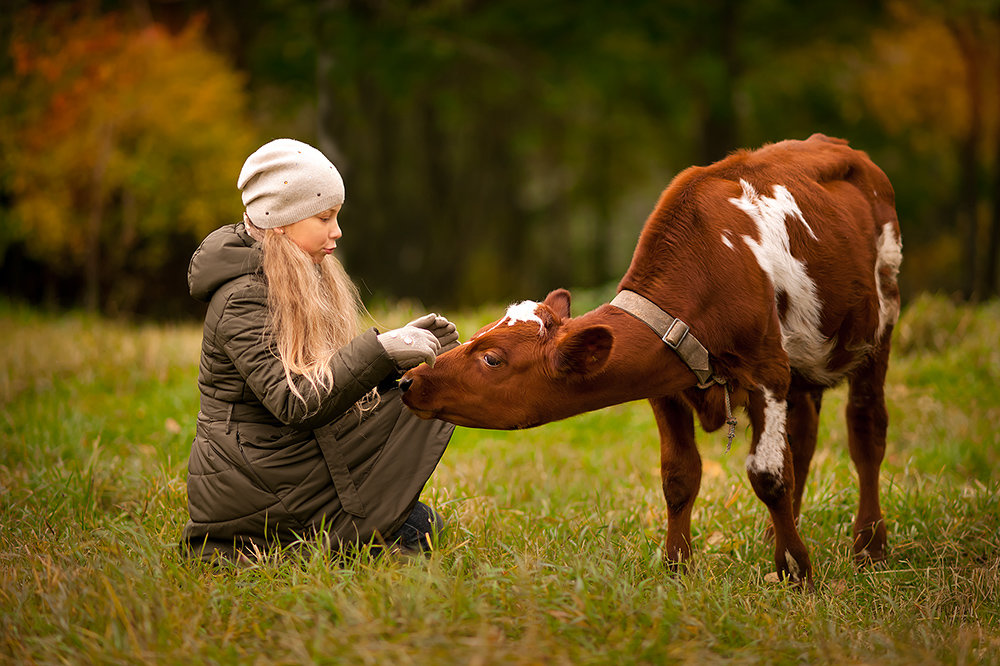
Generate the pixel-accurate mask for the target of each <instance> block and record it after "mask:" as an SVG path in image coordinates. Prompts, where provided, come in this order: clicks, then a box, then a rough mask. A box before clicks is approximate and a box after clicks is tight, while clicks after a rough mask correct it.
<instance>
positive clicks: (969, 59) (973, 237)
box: [948, 21, 983, 300]
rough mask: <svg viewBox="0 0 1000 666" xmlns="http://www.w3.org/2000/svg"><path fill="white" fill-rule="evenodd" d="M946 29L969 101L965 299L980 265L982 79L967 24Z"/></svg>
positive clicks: (962, 162) (961, 204)
mask: <svg viewBox="0 0 1000 666" xmlns="http://www.w3.org/2000/svg"><path fill="white" fill-rule="evenodd" d="M948 29H949V30H950V31H951V34H952V36H953V37H954V38H955V42H956V43H957V44H958V48H959V51H960V52H961V54H962V61H963V63H964V65H965V89H966V94H967V95H968V102H969V119H968V122H969V126H968V130H967V132H966V135H965V136H964V137H963V138H962V141H961V143H960V145H959V155H958V161H959V191H958V196H959V200H958V206H957V213H958V217H959V221H960V224H961V225H962V227H963V232H964V233H963V235H964V239H963V252H962V283H961V288H962V296H964V297H965V298H966V299H967V300H975V299H976V298H977V297H978V293H977V286H978V282H979V281H978V279H977V277H978V275H979V270H978V268H979V266H978V264H979V262H978V261H977V259H978V257H977V256H976V255H977V252H976V248H977V241H978V236H979V225H978V224H977V219H976V218H977V212H978V210H977V209H978V203H979V202H978V199H979V186H978V184H979V160H978V159H977V155H976V149H977V146H978V145H979V142H980V141H981V138H982V124H983V123H982V107H983V91H982V78H981V68H980V63H981V57H982V54H981V49H980V48H979V45H978V43H977V40H976V37H975V35H973V34H970V30H969V29H968V27H967V26H966V25H963V24H961V23H959V22H958V21H949V22H948Z"/></svg>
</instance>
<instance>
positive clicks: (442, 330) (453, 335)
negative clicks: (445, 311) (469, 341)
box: [407, 312, 461, 365]
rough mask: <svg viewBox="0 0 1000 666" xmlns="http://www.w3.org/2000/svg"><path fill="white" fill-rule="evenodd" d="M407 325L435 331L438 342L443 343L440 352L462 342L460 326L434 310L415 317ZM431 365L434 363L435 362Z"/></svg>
mask: <svg viewBox="0 0 1000 666" xmlns="http://www.w3.org/2000/svg"><path fill="white" fill-rule="evenodd" d="M407 326H415V327H417V328H422V329H426V330H428V331H430V332H431V333H433V334H434V337H435V338H437V341H438V344H440V345H441V349H440V351H438V354H443V353H444V352H446V351H448V350H449V349H454V348H455V347H457V346H458V345H459V344H461V343H460V342H459V341H458V328H457V327H456V326H455V325H454V324H453V323H451V322H450V321H448V320H447V319H445V318H444V317H442V316H441V315H439V314H435V313H433V312H432V313H430V314H425V315H424V316H423V317H420V318H419V319H414V320H413V321H411V322H410V323H409V324H407ZM431 365H433V363H432V364H431Z"/></svg>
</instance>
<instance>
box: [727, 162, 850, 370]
mask: <svg viewBox="0 0 1000 666" xmlns="http://www.w3.org/2000/svg"><path fill="white" fill-rule="evenodd" d="M740 186H741V187H742V188H743V194H742V196H740V198H738V199H736V198H731V199H729V202H730V203H731V204H733V205H734V206H736V207H737V208H739V209H740V210H742V211H743V212H744V213H746V214H747V215H748V216H749V217H750V219H751V220H753V222H754V224H755V225H756V227H757V235H758V238H759V240H756V239H754V238H751V237H750V236H748V235H744V236H743V237H742V238H743V242H744V243H746V245H747V247H749V248H750V251H751V252H753V254H754V257H755V258H756V259H757V263H758V264H759V265H760V267H761V270H763V271H764V272H765V273H766V274H767V276H768V278H770V280H771V285H772V286H773V287H774V293H775V296H777V295H778V294H779V293H784V294H785V295H786V296H787V305H788V307H787V309H786V310H785V313H784V316H783V317H782V318H781V321H780V322H779V323H780V324H781V344H782V347H784V348H785V351H786V352H787V353H788V357H789V360H790V361H791V363H792V365H793V366H794V367H796V368H797V369H799V370H800V371H801V372H803V373H804V374H806V375H808V376H809V377H810V378H812V379H814V380H816V381H818V382H819V383H821V384H827V385H829V384H833V383H835V382H836V380H837V379H838V378H839V375H834V373H831V372H830V371H829V370H827V367H826V366H827V360H828V358H829V355H830V351H831V350H832V349H833V341H831V340H828V339H827V338H826V337H825V336H824V335H823V333H822V332H821V331H820V322H821V320H822V313H823V303H822V302H821V301H820V299H819V294H818V291H817V289H816V283H815V282H813V280H812V278H810V277H809V273H808V271H807V269H806V265H805V263H804V262H802V261H800V260H799V259H796V258H795V257H794V256H792V248H791V239H790V238H789V235H788V218H792V219H794V220H797V221H798V222H799V223H800V224H802V226H803V227H805V229H806V231H807V232H808V233H809V235H810V236H811V237H812V239H813V240H818V238H817V237H816V234H815V233H813V230H812V227H810V226H809V223H808V222H806V219H805V217H803V215H802V210H801V209H800V208H799V205H798V203H797V202H796V201H795V198H794V197H793V196H792V193H791V192H789V191H788V188H786V187H785V186H783V185H775V186H774V188H773V189H772V191H773V194H774V196H773V197H767V196H764V195H761V194H758V193H757V191H756V190H755V189H754V187H753V186H752V185H751V184H750V183H748V182H747V181H745V180H742V179H741V180H740Z"/></svg>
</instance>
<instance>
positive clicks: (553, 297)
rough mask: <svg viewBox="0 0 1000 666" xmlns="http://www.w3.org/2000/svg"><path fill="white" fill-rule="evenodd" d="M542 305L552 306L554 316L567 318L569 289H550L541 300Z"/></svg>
mask: <svg viewBox="0 0 1000 666" xmlns="http://www.w3.org/2000/svg"><path fill="white" fill-rule="evenodd" d="M542 303H543V304H544V305H547V306H549V307H550V308H552V311H553V312H555V313H556V316H557V317H559V318H560V319H569V290H568V289H556V290H554V291H550V292H549V295H548V296H546V297H545V300H544V301H542Z"/></svg>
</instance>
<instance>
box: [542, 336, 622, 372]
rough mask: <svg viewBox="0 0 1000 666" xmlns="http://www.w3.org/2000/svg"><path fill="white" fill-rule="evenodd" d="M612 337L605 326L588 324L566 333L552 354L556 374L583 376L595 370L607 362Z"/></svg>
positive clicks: (612, 340)
mask: <svg viewBox="0 0 1000 666" xmlns="http://www.w3.org/2000/svg"><path fill="white" fill-rule="evenodd" d="M614 339H615V336H614V333H612V332H611V329H610V328H608V327H607V326H588V327H586V328H581V329H579V330H576V331H572V332H570V333H567V334H566V335H565V336H563V337H562V338H561V339H560V340H559V342H558V343H557V344H556V348H555V353H554V354H553V359H552V363H553V365H554V367H555V371H556V374H559V375H578V376H584V375H588V374H591V373H594V372H597V371H598V370H600V369H601V368H603V367H604V364H605V363H607V362H608V356H610V355H611V346H612V344H614Z"/></svg>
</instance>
